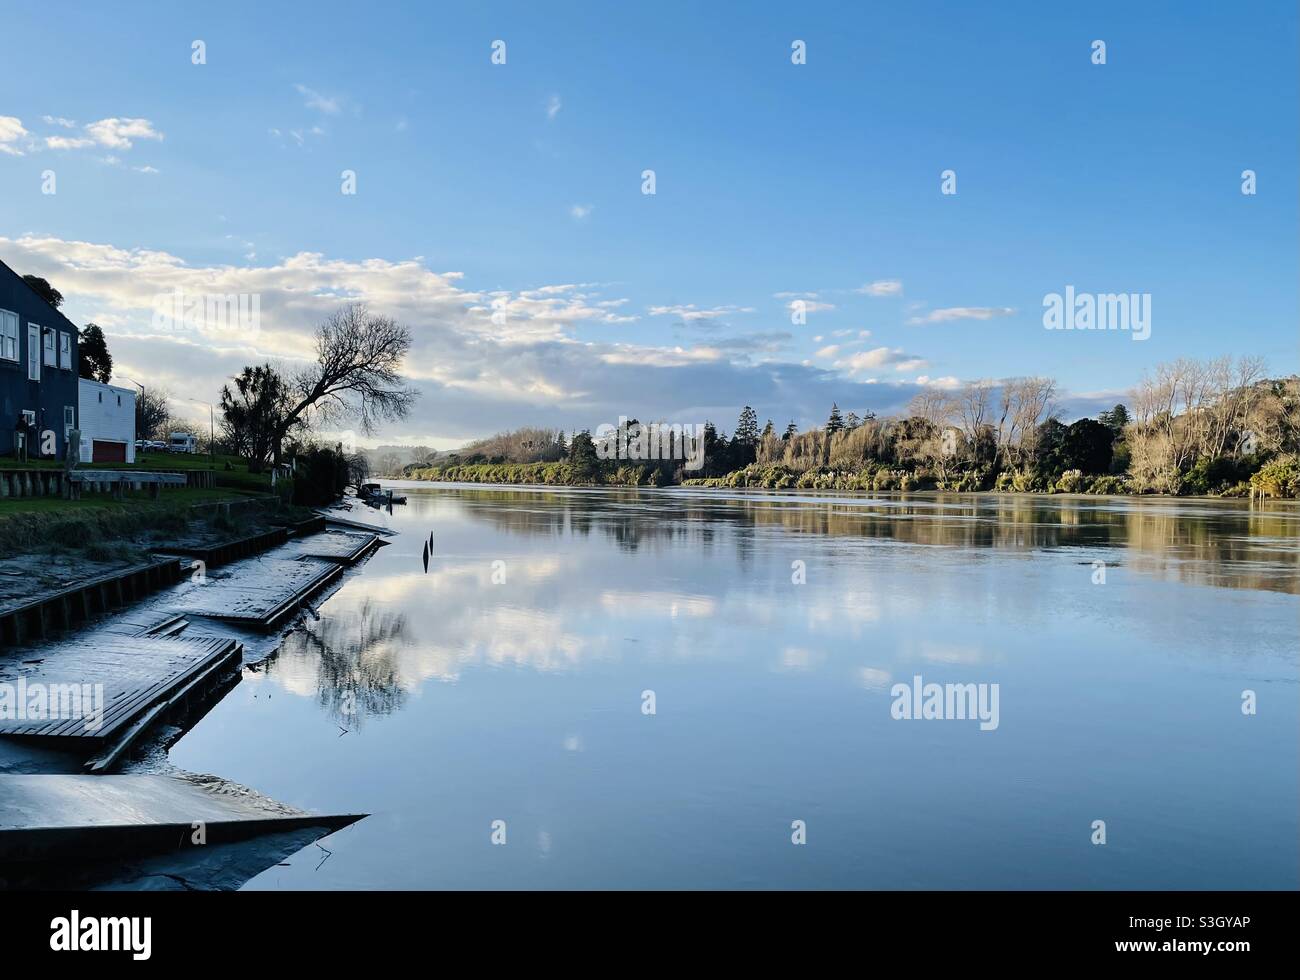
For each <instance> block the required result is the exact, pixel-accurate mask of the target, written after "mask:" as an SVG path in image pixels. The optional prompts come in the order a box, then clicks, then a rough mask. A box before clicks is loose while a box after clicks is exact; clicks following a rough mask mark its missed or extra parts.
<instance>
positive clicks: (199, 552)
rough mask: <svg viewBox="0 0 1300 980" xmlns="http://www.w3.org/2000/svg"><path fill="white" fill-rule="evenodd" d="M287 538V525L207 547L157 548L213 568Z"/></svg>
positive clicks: (279, 543)
mask: <svg viewBox="0 0 1300 980" xmlns="http://www.w3.org/2000/svg"><path fill="white" fill-rule="evenodd" d="M288 540H289V529H288V528H287V527H276V528H272V529H271V530H269V531H263V532H261V533H260V534H250V535H248V536H247V537H243V538H236V539H234V540H233V541H222V542H220V543H218V544H215V545H212V546H211V547H208V548H173V547H165V548H159V549H157V550H159V551H164V552H166V553H167V554H169V555H186V556H187V557H189V558H197V559H199V560H200V561H201V562H203V564H204V565H206V566H207V567H208V568H215V567H216V566H217V565H225V564H228V563H229V562H232V561H238V560H239V559H240V558H247V557H249V556H250V555H256V554H259V553H261V552H263V551H266V550H267V549H268V548H274V547H276V546H277V545H282V544H284V543H285V542H286V541H288Z"/></svg>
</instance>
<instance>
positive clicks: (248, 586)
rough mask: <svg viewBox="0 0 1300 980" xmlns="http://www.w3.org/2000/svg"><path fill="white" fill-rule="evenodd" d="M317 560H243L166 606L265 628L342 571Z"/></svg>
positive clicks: (182, 594) (276, 623) (278, 622)
mask: <svg viewBox="0 0 1300 980" xmlns="http://www.w3.org/2000/svg"><path fill="white" fill-rule="evenodd" d="M343 568H344V566H343V565H341V564H340V563H339V562H337V561H326V560H324V559H320V558H300V559H293V558H277V557H274V556H270V555H265V556H262V557H260V558H248V559H245V561H244V563H243V564H242V565H241V566H240V568H239V570H238V571H237V572H236V573H235V574H232V575H230V576H229V577H226V578H210V579H208V580H207V581H206V582H204V583H203V584H201V585H199V584H196V585H193V586H191V587H190V588H189V589H187V590H185V591H184V592H183V593H181V594H180V595H178V596H177V597H176V598H175V600H174V601H173V602H172V603H171V604H170V607H169V608H170V610H171V611H172V612H175V613H182V614H188V615H194V616H207V617H210V618H212V619H220V620H228V621H232V622H237V623H243V624H248V625H253V626H260V627H263V628H265V629H271V628H274V627H275V626H278V625H279V624H280V623H282V622H284V620H285V619H287V618H288V617H289V616H291V615H292V614H293V613H294V612H296V611H297V609H298V607H299V606H300V605H301V604H302V603H303V602H304V601H305V600H306V599H308V598H309V597H310V596H312V595H313V594H314V593H316V592H318V591H319V590H321V589H322V588H324V587H325V586H326V585H328V584H329V583H330V582H332V581H334V580H335V579H336V578H338V577H339V576H340V575H342V574H343Z"/></svg>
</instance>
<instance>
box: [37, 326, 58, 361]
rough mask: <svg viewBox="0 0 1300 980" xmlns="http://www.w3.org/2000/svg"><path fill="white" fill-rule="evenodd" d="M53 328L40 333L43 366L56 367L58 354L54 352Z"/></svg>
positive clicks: (47, 328)
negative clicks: (43, 359) (43, 356)
mask: <svg viewBox="0 0 1300 980" xmlns="http://www.w3.org/2000/svg"><path fill="white" fill-rule="evenodd" d="M54 333H55V331H54V328H53V327H46V328H45V329H44V330H43V331H42V333H41V346H42V347H44V348H45V366H46V367H58V366H59V360H58V354H57V353H56V352H55V350H54Z"/></svg>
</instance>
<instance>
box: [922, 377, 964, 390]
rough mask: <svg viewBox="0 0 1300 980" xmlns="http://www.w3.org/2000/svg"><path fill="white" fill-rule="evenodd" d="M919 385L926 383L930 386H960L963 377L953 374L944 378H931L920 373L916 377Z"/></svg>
mask: <svg viewBox="0 0 1300 980" xmlns="http://www.w3.org/2000/svg"><path fill="white" fill-rule="evenodd" d="M916 383H917V384H919V385H925V386H927V387H930V388H960V387H961V379H960V378H954V377H953V376H952V375H950V374H949V375H945V376H944V377H942V378H931V377H929V376H928V375H924V374H922V375H919V376H918V377H917V379H916Z"/></svg>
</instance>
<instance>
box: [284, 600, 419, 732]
mask: <svg viewBox="0 0 1300 980" xmlns="http://www.w3.org/2000/svg"><path fill="white" fill-rule="evenodd" d="M407 642H408V641H407V639H406V617H405V616H404V615H403V614H401V613H395V612H391V611H389V610H386V609H383V608H381V607H378V606H376V604H375V603H373V602H371V601H370V600H368V599H367V600H365V601H363V602H362V603H361V605H360V606H358V607H357V608H356V609H339V610H338V611H334V610H331V611H330V612H329V613H328V614H327V615H325V616H323V617H322V618H321V619H319V620H317V621H315V622H312V623H310V624H309V625H308V627H307V629H305V630H300V631H298V632H295V633H292V634H290V635H289V636H288V637H286V638H285V641H284V643H283V645H282V646H281V648H280V652H279V653H278V655H277V656H276V657H275V659H274V660H272V661H271V663H270V664H269V665H268V668H267V674H268V676H274V675H275V674H277V673H279V674H280V675H282V679H283V680H284V681H285V682H286V686H288V687H290V688H293V687H294V686H295V684H294V682H295V680H296V679H297V678H296V677H295V676H294V675H299V674H302V675H305V674H307V673H314V675H315V677H314V680H315V686H316V700H317V702H318V703H319V704H320V706H321V707H322V708H324V709H325V710H326V711H327V712H329V714H330V715H331V716H332V717H333V718H334V719H335V720H336V721H338V723H339V724H340V725H342V726H343V727H345V728H359V727H360V726H361V725H362V723H363V722H364V720H365V718H366V716H367V715H386V714H390V713H392V712H394V711H397V710H398V709H399V708H401V707H402V704H403V703H404V702H405V700H406V691H405V689H404V688H403V687H402V685H401V677H400V668H399V664H398V657H399V654H400V652H401V649H402V648H403V647H404V646H406V645H407Z"/></svg>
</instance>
